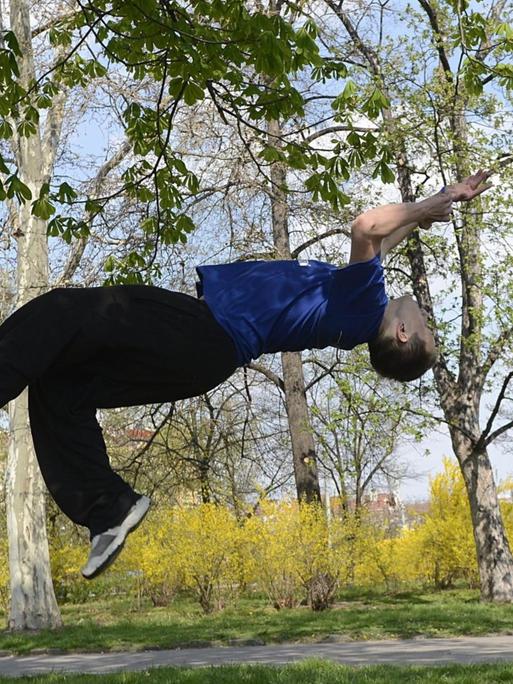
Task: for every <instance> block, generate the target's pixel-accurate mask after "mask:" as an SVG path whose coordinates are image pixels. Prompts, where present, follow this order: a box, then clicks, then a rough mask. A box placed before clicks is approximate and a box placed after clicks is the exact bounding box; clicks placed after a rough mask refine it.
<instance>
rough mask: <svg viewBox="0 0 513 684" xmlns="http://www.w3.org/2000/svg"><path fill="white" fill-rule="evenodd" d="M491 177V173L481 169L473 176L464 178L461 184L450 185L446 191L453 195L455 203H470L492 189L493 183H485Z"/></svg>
mask: <svg viewBox="0 0 513 684" xmlns="http://www.w3.org/2000/svg"><path fill="white" fill-rule="evenodd" d="M490 176H491V171H483V169H479V171H478V172H477V173H475V174H474V175H473V176H468V177H467V178H464V179H463V180H462V181H461V183H455V184H454V185H448V186H447V187H446V188H445V191H446V193H447V194H448V195H449V194H450V195H451V197H452V200H453V202H468V201H469V200H471V199H474V197H477V196H478V195H480V194H481V193H482V192H485V190H488V188H491V187H492V185H493V183H486V182H485V181H486V180H487V179H488V178H489V177H490Z"/></svg>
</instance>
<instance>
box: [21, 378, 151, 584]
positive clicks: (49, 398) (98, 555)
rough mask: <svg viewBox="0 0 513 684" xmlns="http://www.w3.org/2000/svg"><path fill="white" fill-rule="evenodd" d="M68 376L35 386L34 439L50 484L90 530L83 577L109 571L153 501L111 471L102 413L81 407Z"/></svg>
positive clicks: (31, 391)
mask: <svg viewBox="0 0 513 684" xmlns="http://www.w3.org/2000/svg"><path fill="white" fill-rule="evenodd" d="M73 394H74V392H73V389H72V385H71V384H70V381H69V380H68V379H67V378H63V377H59V376H48V375H47V376H45V377H43V378H42V379H40V380H39V381H37V382H36V383H34V384H32V385H31V386H30V388H29V411H30V424H31V428H32V437H33V441H34V447H35V451H36V454H37V458H38V462H39V465H40V468H41V472H42V474H43V478H44V480H45V482H46V485H47V487H48V489H49V491H50V493H51V495H52V496H53V498H54V499H55V501H56V503H57V504H58V506H59V507H60V508H61V509H62V511H63V512H64V513H65V514H66V515H67V516H68V517H69V518H70V519H71V520H73V521H74V522H76V523H78V524H79V525H84V526H85V527H88V528H89V531H90V536H91V540H92V549H91V553H90V556H89V559H88V562H87V564H86V566H85V567H84V568H83V569H82V573H83V575H84V576H85V577H87V578H88V579H91V578H93V577H95V576H96V575H97V574H99V573H100V572H101V571H103V570H104V569H105V568H106V567H107V566H108V565H110V563H111V562H112V561H113V560H114V559H115V558H116V556H117V555H118V553H119V552H120V551H121V549H122V548H123V544H124V541H125V538H126V536H127V534H128V533H129V532H131V531H132V530H133V529H135V527H136V526H137V525H138V524H139V523H140V522H141V520H142V518H143V517H144V515H145V513H146V511H147V510H148V507H149V499H148V498H147V497H141V496H140V495H139V494H137V493H136V492H134V491H133V489H132V488H131V487H130V485H128V484H127V483H126V482H124V481H123V480H122V479H121V477H119V475H117V474H116V473H115V472H114V471H113V470H112V468H111V467H110V463H109V459H108V456H107V451H106V447H105V442H104V440H103V436H102V431H101V428H100V426H99V424H98V421H97V420H96V411H95V409H92V408H87V407H84V406H80V405H77V404H76V402H74V400H73Z"/></svg>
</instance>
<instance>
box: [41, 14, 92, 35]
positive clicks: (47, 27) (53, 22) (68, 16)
mask: <svg viewBox="0 0 513 684" xmlns="http://www.w3.org/2000/svg"><path fill="white" fill-rule="evenodd" d="M81 14H82V13H81V12H66V13H65V14H61V15H59V16H58V17H52V18H51V19H49V20H48V21H47V22H45V23H44V24H40V25H39V26H36V28H34V29H32V38H35V37H36V36H39V35H41V33H44V32H45V31H49V30H50V29H52V28H54V26H58V25H59V24H62V23H64V22H65V21H68V19H74V18H75V17H78V16H80V15H81Z"/></svg>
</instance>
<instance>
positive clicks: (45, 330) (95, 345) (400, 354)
mask: <svg viewBox="0 0 513 684" xmlns="http://www.w3.org/2000/svg"><path fill="white" fill-rule="evenodd" d="M488 176H489V174H488V173H487V172H484V171H479V172H478V173H476V174H475V175H473V176H470V177H469V178H466V179H465V180H464V181H463V182H462V183H457V184H455V185H451V186H448V187H446V188H444V189H443V190H442V192H440V193H437V194H436V195H433V196H432V197H428V198H427V199H425V200H423V201H421V202H417V203H403V204H390V205H386V206H381V207H377V208H375V209H371V210H369V211H367V212H365V213H363V214H361V215H360V216H358V217H357V218H356V220H355V221H354V222H353V225H352V230H351V255H350V261H349V265H348V266H346V267H344V268H339V267H336V266H333V265H330V264H325V263H322V262H319V261H314V260H310V261H308V262H306V263H300V262H298V261H294V260H292V261H254V262H237V263H233V264H225V265H219V266H203V267H199V268H198V269H197V271H198V275H199V279H200V282H199V283H198V289H199V295H200V297H199V298H195V297H191V296H188V295H186V294H182V293H179V292H172V291H169V290H166V289H162V288H157V287H150V286H143V285H125V286H124V285H122V286H115V287H96V288H85V289H56V290H52V291H50V292H48V293H46V294H44V295H42V296H40V297H37V298H36V299H33V300H32V301H30V302H29V303H28V304H26V305H24V306H22V307H21V308H20V309H18V310H17V311H16V312H15V313H14V314H13V315H12V316H10V317H9V318H8V319H7V320H6V321H5V322H4V323H3V324H2V325H1V326H0V406H4V405H5V404H6V403H7V402H9V401H10V400H12V399H14V398H15V397H16V396H18V394H20V392H22V390H23V389H24V388H25V387H27V386H28V388H29V411H30V424H31V430H32V437H33V441H34V447H35V451H36V455H37V459H38V462H39V466H40V468H41V472H42V474H43V478H44V480H45V482H46V485H47V487H48V489H49V491H50V493H51V495H52V496H53V498H54V499H55V501H56V502H57V504H58V505H59V507H60V508H61V509H62V511H63V512H64V513H65V514H66V515H67V516H68V517H69V518H70V519H71V520H73V521H74V522H75V523H78V524H80V525H84V526H85V527H87V528H88V529H89V532H90V537H91V542H92V543H91V551H90V554H89V558H88V560H87V563H86V565H85V566H84V568H82V574H83V576H84V577H86V578H88V579H91V578H93V577H95V576H96V575H98V574H99V573H100V572H102V571H103V570H104V569H105V568H106V567H107V566H108V565H109V564H110V563H111V562H112V561H113V560H114V558H115V557H116V556H117V554H118V553H119V552H120V551H121V549H122V547H123V544H124V542H125V539H126V536H127V534H128V533H129V532H131V531H132V530H133V529H135V527H137V525H138V524H139V523H140V522H141V521H142V519H143V517H144V515H145V514H146V512H147V510H148V507H149V504H150V501H149V499H148V497H146V496H141V495H139V494H137V493H136V492H134V491H133V489H132V488H131V487H130V486H129V485H128V484H127V483H126V482H124V481H123V480H122V479H121V477H120V476H119V475H117V474H116V473H115V472H114V471H113V470H112V469H111V467H110V463H109V459H108V456H107V451H106V447H105V442H104V440H103V437H102V431H101V428H100V426H99V424H98V422H97V420H96V410H97V409H99V408H113V407H121V406H133V405H141V404H150V403H163V402H170V401H176V400H178V399H184V398H187V397H193V396H197V395H200V394H202V393H204V392H207V391H208V390H211V389H212V388H214V387H216V386H217V385H219V384H220V383H222V382H223V381H224V380H226V379H227V378H228V377H229V376H230V375H231V374H232V373H233V372H234V371H235V370H236V369H237V368H238V367H240V366H244V365H245V364H247V363H249V362H250V361H251V360H252V359H255V358H257V357H258V356H260V355H261V354H264V353H271V352H278V351H280V352H281V351H299V350H303V349H312V348H315V349H322V348H324V347H328V346H333V347H338V348H341V349H352V348H353V347H355V346H356V345H358V344H362V343H368V345H369V349H370V356H371V362H372V364H373V366H374V367H375V369H376V370H377V371H378V372H379V373H381V374H382V375H385V376H387V377H391V378H395V379H397V380H401V381H406V380H412V379H414V378H417V377H419V376H420V375H422V374H423V373H424V372H425V371H426V370H427V369H428V368H430V367H431V366H432V365H433V363H434V361H435V358H436V353H435V345H434V339H433V335H432V334H431V332H430V330H429V328H428V326H427V323H426V319H425V316H424V314H423V312H422V311H421V310H420V308H419V307H418V305H417V304H416V303H415V301H414V300H413V299H412V298H411V297H409V296H404V297H399V298H398V299H394V300H390V301H389V300H388V298H387V296H386V293H385V287H384V279H383V267H382V264H381V261H382V259H383V257H384V256H385V254H386V253H387V252H388V251H389V250H390V249H392V248H393V247H394V246H395V245H397V244H398V243H399V242H400V241H401V240H403V239H404V238H405V237H406V236H407V235H408V234H409V233H410V232H411V231H412V230H413V229H414V228H415V227H416V226H418V225H420V226H422V227H429V226H430V225H431V223H432V222H434V221H447V220H449V218H450V214H451V208H452V203H453V202H455V201H468V200H470V199H472V198H473V197H476V196H477V195H479V194H480V193H481V192H483V191H484V190H486V189H487V188H488V187H490V185H489V184H486V182H485V181H486V180H487V178H488Z"/></svg>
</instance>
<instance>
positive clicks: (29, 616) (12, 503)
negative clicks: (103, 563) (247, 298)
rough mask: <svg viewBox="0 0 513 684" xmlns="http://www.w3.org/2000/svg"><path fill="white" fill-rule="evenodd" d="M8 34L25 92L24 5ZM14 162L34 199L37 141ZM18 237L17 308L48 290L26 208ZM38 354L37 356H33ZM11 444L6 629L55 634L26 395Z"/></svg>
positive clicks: (40, 247)
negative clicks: (18, 50)
mask: <svg viewBox="0 0 513 684" xmlns="http://www.w3.org/2000/svg"><path fill="white" fill-rule="evenodd" d="M10 18H11V26H12V30H13V31H14V33H15V34H16V37H17V39H18V42H19V45H20V48H21V52H22V57H20V58H19V60H18V66H19V68H20V82H21V85H22V86H23V87H25V88H27V87H28V85H29V83H30V81H31V80H33V79H34V77H35V70H34V62H33V54H32V43H31V26H30V13H29V6H28V3H27V2H25V1H24V0H11V4H10ZM14 143H15V150H14V151H15V157H16V162H17V165H18V169H19V174H20V178H21V180H22V181H23V182H24V183H26V184H27V185H28V187H29V188H30V189H31V191H32V195H33V197H37V196H38V194H39V191H40V188H41V185H42V183H43V182H44V181H45V180H46V178H45V177H44V168H45V167H46V168H48V161H49V160H48V157H47V158H46V159H45V158H44V154H43V149H42V143H41V135H40V131H39V129H38V131H37V133H35V134H34V135H32V136H30V137H28V138H26V137H22V136H15V138H14ZM16 223H17V229H18V230H17V234H18V236H19V237H18V261H17V302H16V303H17V306H21V305H22V304H25V303H26V302H27V301H29V300H30V299H32V298H33V297H35V296H37V295H39V294H41V293H43V292H44V291H45V290H46V288H47V287H48V253H47V238H46V223H45V222H44V221H42V220H40V219H36V218H35V217H34V216H32V215H31V206H30V203H26V204H24V205H21V207H20V208H19V210H18V212H17V216H16ZM35 353H37V350H35ZM9 418H10V442H9V455H8V464H7V474H6V503H7V529H8V536H9V568H10V585H11V602H10V610H9V618H8V624H9V628H10V629H13V630H22V629H43V628H55V627H59V626H61V624H62V621H61V617H60V613H59V608H58V606H57V602H56V599H55V594H54V590H53V585H52V579H51V570H50V558H49V552H48V539H47V534H46V523H45V488H44V484H43V480H42V477H41V474H40V472H39V468H38V465H37V461H36V457H35V454H34V447H33V444H32V437H31V433H30V424H29V417H28V405H27V391H25V392H23V394H22V395H21V396H20V397H18V398H17V399H16V400H15V401H13V402H11V404H10V406H9Z"/></svg>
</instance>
